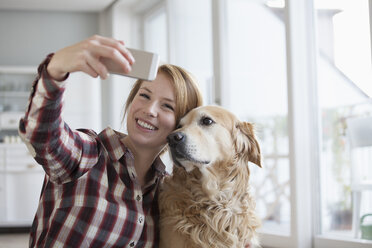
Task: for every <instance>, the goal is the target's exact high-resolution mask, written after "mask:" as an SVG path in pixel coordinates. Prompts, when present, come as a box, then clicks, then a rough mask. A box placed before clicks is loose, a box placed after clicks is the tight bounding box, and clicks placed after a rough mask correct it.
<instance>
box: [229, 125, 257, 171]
mask: <svg viewBox="0 0 372 248" xmlns="http://www.w3.org/2000/svg"><path fill="white" fill-rule="evenodd" d="M236 128H237V133H236V137H235V147H236V152H237V154H240V156H241V157H242V158H243V159H244V160H246V161H247V162H248V161H250V162H252V163H255V164H256V165H258V166H259V167H261V150H260V145H259V144H258V141H257V139H256V136H255V134H254V127H253V124H251V123H248V122H239V123H237V124H236Z"/></svg>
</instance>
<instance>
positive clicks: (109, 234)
mask: <svg viewBox="0 0 372 248" xmlns="http://www.w3.org/2000/svg"><path fill="white" fill-rule="evenodd" d="M50 57H51V56H49V57H48V58H47V59H46V61H45V62H43V63H42V64H41V65H40V66H39V70H38V71H39V76H38V78H37V79H36V80H35V82H34V85H33V88H32V92H31V97H30V100H29V105H28V109H27V111H26V114H25V117H24V118H22V119H21V121H20V126H19V133H20V136H21V137H22V138H23V140H24V141H25V143H26V145H27V146H28V148H29V150H30V152H31V153H32V154H33V156H34V158H35V160H36V161H37V162H38V163H39V164H40V165H42V166H43V168H44V170H45V172H46V176H45V180H44V185H43V188H42V192H41V196H40V202H39V206H38V209H37V212H36V216H35V219H34V222H33V224H32V228H31V235H30V247H157V246H158V238H159V237H158V235H159V234H158V212H159V211H158V206H157V188H158V187H157V186H158V182H159V181H160V180H159V179H160V178H161V177H163V176H164V174H165V166H164V164H163V163H162V162H161V160H160V158H157V159H156V160H155V162H154V164H153V165H152V167H151V170H152V172H153V175H154V176H153V178H152V179H151V180H150V181H149V183H148V184H147V185H146V186H145V187H144V189H143V190H142V189H141V186H140V184H139V183H138V181H137V179H136V170H135V168H134V158H133V155H132V153H131V152H130V151H129V150H128V149H127V148H126V147H125V146H124V144H123V143H122V141H121V140H122V139H123V137H125V135H124V134H121V133H118V132H116V131H114V130H112V129H111V128H106V129H105V130H104V131H102V132H101V133H100V134H98V135H97V134H96V133H95V132H94V131H92V130H87V129H85V130H84V129H80V130H71V129H70V128H69V126H68V125H67V124H66V123H65V122H63V120H62V119H61V108H62V100H61V99H62V96H63V92H64V86H63V84H64V83H59V82H55V81H53V80H52V79H51V78H50V77H49V75H48V73H47V71H46V69H45V68H46V65H47V63H48V61H49V59H50Z"/></svg>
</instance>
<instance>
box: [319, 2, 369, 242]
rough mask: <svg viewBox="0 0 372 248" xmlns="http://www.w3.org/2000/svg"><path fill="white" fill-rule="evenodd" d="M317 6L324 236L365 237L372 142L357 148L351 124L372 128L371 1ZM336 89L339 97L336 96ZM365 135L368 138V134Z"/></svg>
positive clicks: (322, 3)
mask: <svg viewBox="0 0 372 248" xmlns="http://www.w3.org/2000/svg"><path fill="white" fill-rule="evenodd" d="M315 8H316V14H317V15H316V16H317V19H316V20H317V29H318V55H317V56H318V57H317V62H318V96H319V112H320V119H321V140H320V143H321V145H320V148H321V149H320V150H321V152H320V176H321V177H320V178H321V180H320V188H321V189H322V191H321V192H320V193H321V202H320V204H321V207H320V209H321V227H320V233H321V234H322V235H325V236H328V237H334V238H341V239H345V238H350V239H352V238H356V239H360V238H361V237H362V232H361V226H362V225H364V224H363V223H361V217H362V216H363V215H365V214H370V213H371V212H372V171H371V168H372V167H371V165H372V140H371V141H370V142H369V143H368V142H365V145H362V146H359V145H355V146H354V145H353V143H352V142H351V139H350V134H351V132H353V129H352V127H353V126H352V122H350V121H353V120H356V119H362V118H364V120H365V121H366V123H369V124H366V125H371V126H372V122H371V120H372V119H369V118H365V117H371V116H372V101H371V96H372V69H371V68H372V64H371V37H370V22H369V8H368V0H360V1H350V0H344V1H333V0H316V1H315ZM334 91H336V92H337V93H336V94H332V93H331V92H334ZM368 121H369V122H368ZM363 132H365V133H364V135H368V130H367V131H363ZM369 132H372V131H369ZM357 143H359V142H357ZM368 146H369V147H368ZM360 187H362V189H360ZM363 189H364V190H363ZM359 190H360V191H359ZM358 194H359V196H357V195H358ZM371 220H372V219H371ZM366 221H367V219H366ZM369 223H371V221H369ZM353 225H354V226H353ZM368 225H369V224H368Z"/></svg>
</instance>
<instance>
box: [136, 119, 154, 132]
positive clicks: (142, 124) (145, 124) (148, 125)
mask: <svg viewBox="0 0 372 248" xmlns="http://www.w3.org/2000/svg"><path fill="white" fill-rule="evenodd" d="M137 123H138V125H140V126H141V127H143V128H146V129H149V130H155V127H154V126H151V125H150V124H147V123H146V122H143V121H141V120H138V121H137Z"/></svg>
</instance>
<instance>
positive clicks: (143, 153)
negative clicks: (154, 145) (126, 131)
mask: <svg viewBox="0 0 372 248" xmlns="http://www.w3.org/2000/svg"><path fill="white" fill-rule="evenodd" d="M123 142H124V144H125V146H126V147H127V148H129V150H130V151H131V152H132V154H133V157H134V168H135V169H136V173H137V177H138V178H137V179H138V181H139V183H140V185H141V187H143V186H145V184H146V183H147V182H146V176H147V174H148V172H149V170H150V168H151V165H152V164H153V162H154V160H155V159H156V157H157V156H158V155H159V153H160V151H161V149H146V148H145V147H141V148H139V147H138V146H136V145H135V144H133V143H132V142H131V141H130V139H129V138H128V136H127V137H125V138H124V140H123Z"/></svg>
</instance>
